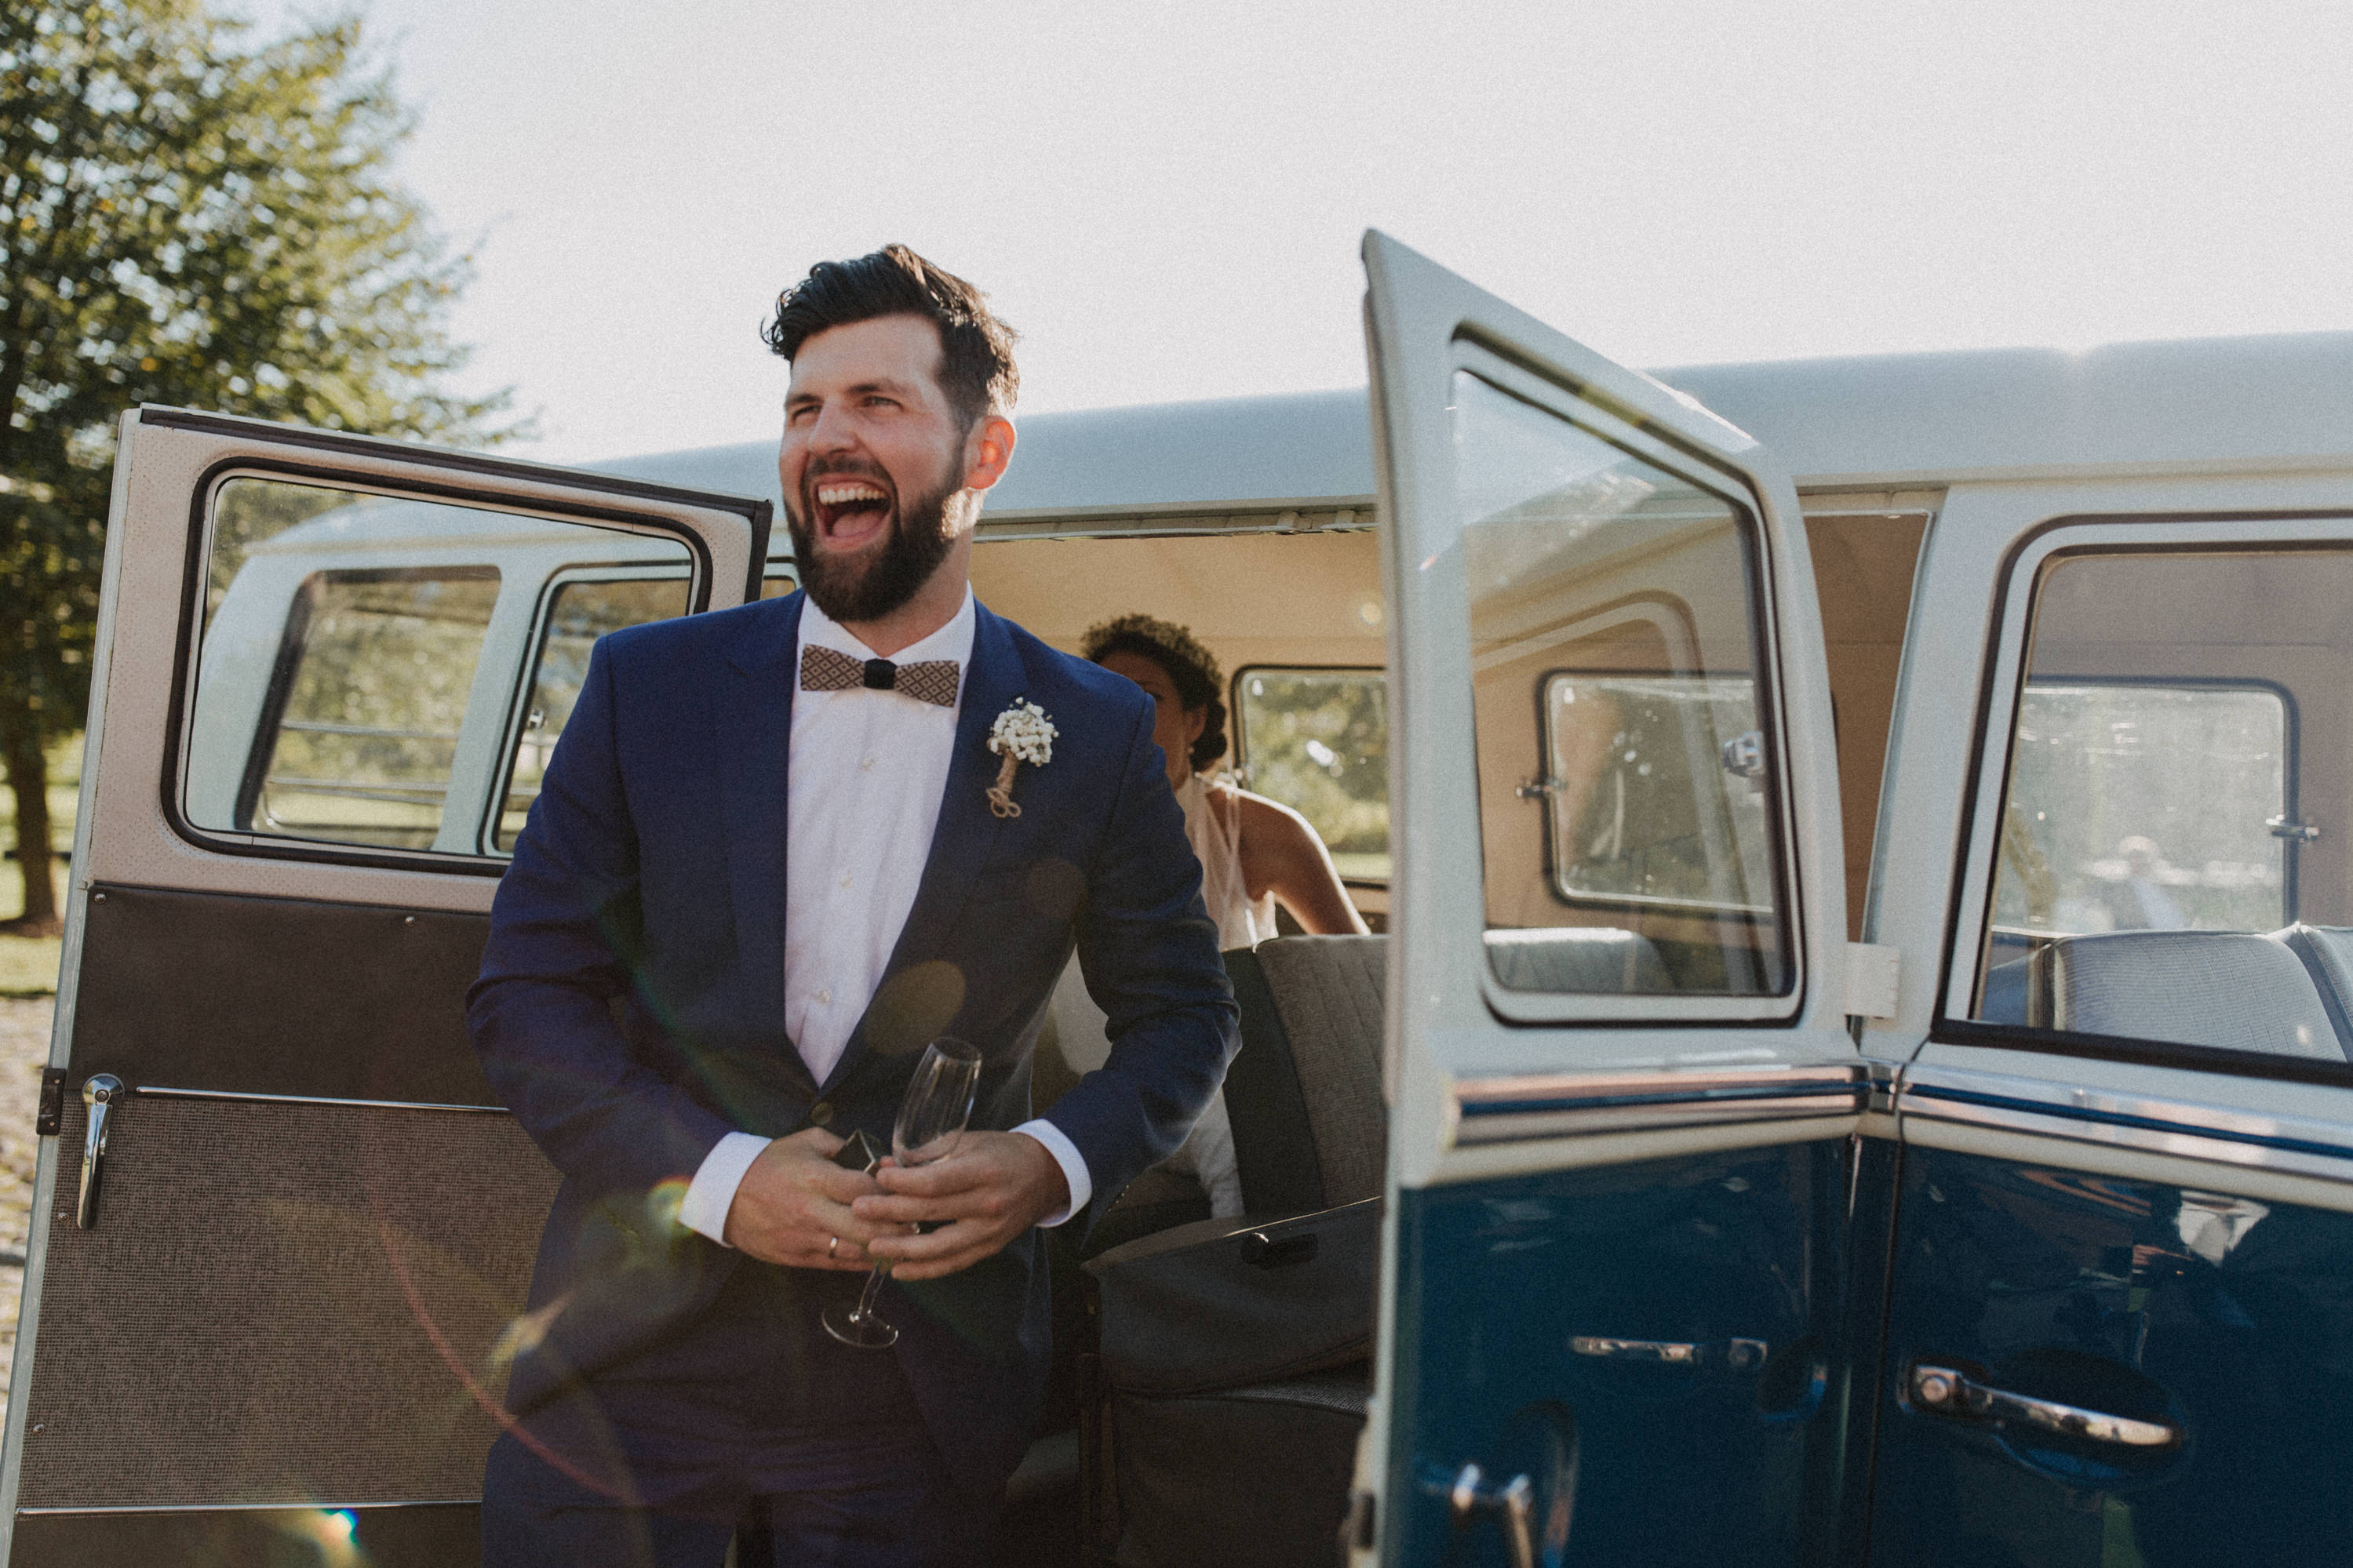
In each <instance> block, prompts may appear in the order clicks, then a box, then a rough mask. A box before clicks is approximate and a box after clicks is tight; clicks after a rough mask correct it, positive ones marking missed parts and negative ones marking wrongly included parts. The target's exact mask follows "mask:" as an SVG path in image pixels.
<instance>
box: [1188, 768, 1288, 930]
mask: <svg viewBox="0 0 2353 1568" xmlns="http://www.w3.org/2000/svg"><path fill="white" fill-rule="evenodd" d="M1239 796H1240V791H1238V790H1236V789H1234V788H1233V787H1231V786H1230V785H1226V786H1219V785H1215V784H1210V782H1209V781H1208V779H1207V778H1205V777H1203V776H1202V775H1201V774H1199V773H1194V774H1192V775H1190V776H1189V777H1187V779H1186V780H1185V782H1184V783H1183V784H1179V785H1177V786H1176V804H1177V805H1181V806H1183V807H1184V808H1185V837H1187V838H1189V839H1191V840H1192V843H1193V853H1194V854H1195V855H1197V856H1198V857H1199V858H1200V861H1201V901H1202V902H1203V903H1204V904H1207V905H1208V910H1209V918H1210V919H1211V920H1213V921H1217V922H1218V951H1219V952H1232V951H1233V950H1234V949H1235V948H1238V947H1256V946H1257V945H1258V944H1259V943H1260V942H1264V941H1265V940H1266V939H1267V938H1269V937H1271V936H1272V935H1273V934H1274V895H1273V894H1272V893H1267V894H1263V895H1261V897H1260V899H1259V900H1258V901H1257V902H1256V903H1252V902H1251V901H1250V883H1249V880H1248V879H1246V878H1244V877H1243V875H1242V812H1241V801H1240V798H1239Z"/></svg>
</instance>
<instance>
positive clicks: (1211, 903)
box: [1050, 773, 1274, 1219]
mask: <svg viewBox="0 0 2353 1568" xmlns="http://www.w3.org/2000/svg"><path fill="white" fill-rule="evenodd" d="M1212 795H1218V796H1220V797H1222V798H1221V799H1220V800H1219V803H1218V804H1217V805H1211V803H1210V797H1211V796H1212ZM1234 795H1235V792H1234V791H1233V790H1231V789H1230V788H1226V787H1220V786H1217V785H1213V784H1210V783H1209V781H1208V779H1206V778H1204V777H1203V776H1202V775H1200V774H1199V773H1195V774H1193V775H1191V776H1190V777H1188V778H1187V779H1186V781H1185V782H1184V783H1183V784H1179V785H1177V786H1176V804H1177V805H1181V806H1183V807H1184V808H1185V837H1187V839H1189V840H1190V841H1191V842H1192V845H1193V853H1194V854H1195V855H1196V856H1197V857H1198V858H1199V859H1200V862H1201V901H1202V903H1203V904H1204V905H1206V906H1207V907H1208V911H1209V918H1210V919H1211V920H1213V921H1216V922H1217V925H1218V951H1219V952H1230V951H1231V950H1232V949H1234V948H1238V947H1256V946H1257V945H1258V944H1259V943H1260V942H1264V941H1265V940H1266V939H1267V938H1269V937H1271V936H1272V935H1273V934H1274V895H1273V894H1272V893H1268V894H1266V895H1264V896H1263V897H1261V898H1260V899H1259V900H1257V901H1256V902H1254V903H1253V902H1252V901H1251V900H1250V885H1249V882H1248V880H1247V879H1245V878H1244V877H1243V875H1242V816H1241V810H1240V802H1239V801H1238V800H1236V799H1235V798H1234ZM1050 1006H1051V1008H1052V1010H1053V1016H1054V1032H1055V1035H1056V1037H1058V1038H1060V1041H1061V1043H1062V1059H1063V1060H1065V1061H1067V1062H1069V1063H1070V1064H1071V1071H1073V1072H1077V1073H1090V1072H1092V1071H1094V1069H1095V1068H1099V1067H1101V1066H1103V1061H1104V1058H1107V1057H1109V1056H1110V1055H1111V1040H1110V1037H1108V1036H1106V1035H1105V1034H1104V1033H1103V1025H1104V1019H1103V1009H1101V1008H1100V1007H1097V1006H1096V1005H1095V1004H1094V998H1093V997H1092V996H1089V995H1088V994H1087V988H1086V984H1085V983H1084V982H1083V981H1082V980H1081V979H1080V977H1079V965H1078V961H1077V960H1076V959H1072V960H1071V963H1070V964H1069V965H1068V966H1067V967H1066V968H1065V969H1064V970H1063V971H1062V977H1061V979H1060V981H1059V982H1057V983H1056V984H1055V986H1054V996H1053V1000H1052V1002H1051V1003H1050ZM1164 1163H1165V1164H1166V1166H1167V1167H1168V1168H1169V1169H1170V1170H1174V1171H1183V1172H1186V1173H1189V1174H1190V1175H1191V1176H1192V1177H1193V1179H1194V1180H1195V1181H1198V1183H1200V1184H1201V1190H1202V1191H1203V1192H1205V1193H1207V1194H1209V1213H1210V1215H1212V1216H1213V1217H1216V1218H1219V1219H1229V1218H1231V1217H1232V1216H1234V1215H1239V1214H1240V1213H1241V1212H1242V1184H1241V1176H1240V1173H1239V1172H1237V1170H1236V1169H1235V1165H1234V1129H1233V1123H1232V1122H1231V1121H1229V1120H1228V1119H1227V1116H1226V1097H1225V1094H1224V1093H1223V1091H1222V1090H1221V1091H1220V1092H1219V1093H1217V1094H1213V1095H1211V1096H1210V1097H1209V1103H1208V1108H1207V1109H1206V1110H1203V1111H1202V1112H1201V1119H1200V1120H1199V1121H1196V1122H1195V1123H1194V1124H1193V1131H1192V1132H1191V1133H1190V1134H1189V1135H1188V1136H1187V1138H1186V1140H1185V1142H1184V1144H1183V1146H1182V1147H1180V1148H1179V1149H1178V1150H1177V1151H1176V1152H1175V1153H1174V1154H1171V1155H1170V1156H1168V1158H1167V1160H1166V1161H1165V1162H1164Z"/></svg>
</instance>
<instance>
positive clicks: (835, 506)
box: [810, 478, 891, 550]
mask: <svg viewBox="0 0 2353 1568" xmlns="http://www.w3.org/2000/svg"><path fill="white" fill-rule="evenodd" d="M810 489H811V492H812V496H811V499H812V500H814V501H815V502H816V505H815V506H814V508H812V511H813V514H814V520H815V521H816V523H817V536H818V539H819V540H821V541H823V542H825V543H826V544H828V545H829V546H831V547H833V548H836V549H841V550H855V549H857V548H859V547H860V545H862V544H864V543H866V542H868V541H869V540H871V539H873V538H875V537H876V536H877V535H879V534H880V533H881V532H882V531H884V530H885V529H887V528H889V527H890V526H891V498H890V496H889V494H888V493H887V492H885V491H884V490H883V489H882V487H881V486H880V485H878V484H876V483H874V482H873V481H872V480H871V479H848V478H839V479H819V480H818V481H817V483H816V484H815V485H813V486H811V487H810Z"/></svg>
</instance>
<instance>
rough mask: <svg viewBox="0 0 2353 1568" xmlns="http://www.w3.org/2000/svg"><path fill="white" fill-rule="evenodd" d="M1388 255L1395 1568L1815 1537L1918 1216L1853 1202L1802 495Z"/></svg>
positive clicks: (1375, 1464)
mask: <svg viewBox="0 0 2353 1568" xmlns="http://www.w3.org/2000/svg"><path fill="white" fill-rule="evenodd" d="M1365 259H1366V272H1367V275H1368V279H1369V281H1370V290H1369V297H1368V300H1367V306H1366V321H1367V336H1368V340H1369V346H1370V356H1371V359H1372V362H1373V365H1374V377H1373V380H1374V388H1375V395H1374V404H1375V409H1376V416H1377V421H1376V431H1377V448H1378V450H1379V453H1380V471H1381V480H1382V487H1383V488H1382V503H1383V515H1384V517H1385V519H1386V520H1387V521H1388V525H1389V526H1388V529H1387V531H1385V534H1384V538H1383V548H1384V568H1385V572H1386V582H1387V597H1388V604H1389V605H1390V607H1391V611H1392V616H1393V620H1392V626H1393V631H1392V640H1391V647H1390V657H1389V660H1388V672H1389V681H1390V696H1389V706H1388V712H1389V723H1390V747H1389V758H1390V780H1391V783H1390V790H1389V798H1390V801H1391V803H1392V806H1393V809H1394V810H1395V811H1396V813H1397V815H1396V816H1393V818H1392V829H1391V848H1392V852H1393V854H1394V855H1395V857H1396V860H1397V880H1396V882H1395V884H1394V891H1395V903H1394V905H1393V913H1392V921H1391V925H1390V930H1391V932H1392V938H1391V940H1392V942H1394V943H1395V944H1396V951H1395V952H1393V954H1392V955H1391V963H1390V965H1389V970H1388V976H1389V1005H1388V1015H1387V1016H1388V1042H1387V1045H1388V1053H1389V1070H1388V1085H1389V1088H1390V1092H1391V1102H1392V1108H1393V1109H1392V1121H1391V1136H1390V1169H1389V1181H1390V1184H1391V1194H1390V1202H1389V1205H1388V1223H1389V1224H1390V1225H1391V1226H1393V1227H1394V1229H1393V1231H1392V1233H1391V1236H1390V1252H1389V1255H1388V1271H1387V1273H1386V1276H1385V1279H1384V1289H1385V1292H1386V1295H1385V1299H1384V1309H1383V1313H1384V1315H1383V1324H1382V1340H1381V1347H1380V1353H1379V1356H1378V1358H1377V1398H1376V1402H1375V1405H1374V1407H1373V1411H1372V1415H1371V1420H1370V1423H1369V1425H1368V1429H1367V1435H1366V1442H1365V1445H1364V1447H1363V1449H1362V1451H1361V1455H1360V1459H1359V1465H1358V1485H1359V1486H1360V1487H1362V1488H1365V1489H1367V1490H1369V1491H1374V1492H1376V1493H1377V1494H1378V1496H1379V1500H1380V1509H1379V1513H1378V1518H1377V1521H1373V1520H1371V1519H1369V1518H1367V1519H1366V1521H1365V1522H1366V1524H1375V1523H1377V1528H1372V1529H1366V1530H1363V1531H1360V1532H1359V1534H1358V1535H1357V1537H1356V1542H1357V1546H1358V1549H1359V1552H1360V1555H1359V1557H1358V1558H1357V1561H1358V1562H1359V1563H1370V1562H1372V1561H1376V1560H1377V1561H1378V1562H1381V1563H1399V1564H1401V1563H1430V1562H1444V1563H1461V1564H1472V1563H1476V1564H1489V1563H1504V1562H1507V1561H1514V1560H1515V1559H1514V1555H1513V1552H1514V1550H1515V1548H1514V1547H1513V1545H1512V1544H1511V1543H1510V1542H1508V1541H1507V1532H1509V1531H1519V1530H1522V1529H1525V1532H1526V1534H1525V1542H1524V1544H1525V1556H1524V1557H1520V1558H1518V1559H1516V1560H1520V1561H1541V1562H1545V1563H1661V1564H1666V1563H1688V1562H1694V1561H1718V1560H1730V1561H1737V1562H1742V1563H1757V1564H1759V1565H1767V1564H1770V1565H1775V1568H1778V1565H1782V1564H1794V1563H1799V1562H1802V1561H1807V1560H1809V1559H1810V1558H1813V1557H1818V1556H1819V1555H1820V1552H1822V1551H1823V1550H1826V1548H1827V1543H1828V1542H1830V1541H1831V1540H1832V1539H1833V1538H1834V1536H1835V1534H1836V1524H1837V1517H1838V1516H1837V1510H1838V1508H1839V1505H1840V1502H1841V1497H1842V1496H1843V1495H1844V1494H1845V1493H1846V1492H1847V1491H1848V1490H1850V1489H1852V1479H1853V1477H1854V1476H1855V1475H1856V1474H1857V1473H1858V1471H1857V1470H1856V1469H1854V1468H1850V1467H1849V1466H1848V1464H1847V1459H1846V1455H1847V1450H1846V1449H1845V1447H1843V1446H1842V1444H1841V1440H1840V1439H1841V1431H1842V1429H1843V1423H1844V1421H1845V1418H1846V1412H1847V1409H1848V1406H1849V1404H1850V1400H1851V1379H1850V1373H1851V1371H1852V1368H1853V1366H1854V1365H1855V1364H1857V1363H1858V1361H1860V1362H1861V1363H1862V1364H1864V1365H1871V1364H1875V1362H1876V1359H1877V1341H1876V1337H1875V1328H1876V1313H1875V1310H1874V1311H1873V1312H1871V1313H1869V1314H1863V1315H1859V1314H1858V1311H1857V1309H1856V1304H1855V1298H1854V1295H1853V1284H1852V1281H1853V1279H1855V1278H1856V1276H1857V1275H1858V1273H1859V1272H1862V1273H1868V1274H1869V1276H1870V1278H1872V1279H1875V1278H1876V1273H1875V1271H1871V1270H1864V1271H1858V1270H1856V1269H1854V1268H1852V1267H1851V1256H1850V1255H1851V1252H1852V1251H1853V1250H1855V1249H1856V1248H1857V1247H1860V1248H1862V1250H1865V1251H1877V1250H1880V1249H1882V1248H1883V1242H1881V1241H1880V1240H1878V1239H1877V1238H1875V1237H1873V1238H1866V1240H1865V1242H1861V1243H1856V1244H1855V1246H1854V1247H1851V1246H1850V1242H1849V1233H1848V1230H1847V1225H1846V1216H1847V1210H1848V1205H1849V1201H1850V1200H1849V1194H1850V1193H1851V1191H1852V1172H1853V1170H1854V1169H1855V1164H1856V1162H1857V1160H1858V1159H1859V1158H1860V1157H1861V1156H1862V1152H1863V1151H1864V1149H1865V1148H1866V1147H1875V1146H1876V1145H1875V1144H1873V1143H1872V1142H1871V1141H1869V1140H1863V1139H1858V1138H1857V1137H1856V1134H1857V1132H1858V1131H1859V1129H1860V1128H1861V1127H1862V1116H1861V1114H1860V1113H1861V1112H1862V1110H1863V1106H1864V1100H1865V1082H1864V1080H1865V1069H1864V1066H1863V1064H1862V1061H1861V1060H1860V1059H1859V1058H1858V1057H1857V1056H1856V1054H1855V1051H1854V1049H1853V1043H1852V1040H1851V1039H1850V1038H1849V1037H1848V1036H1847V1034H1846V1031H1845V1022H1846V1021H1845V1016H1844V984H1843V983H1844V962H1843V961H1844V956H1845V937H1846V931H1845V915H1844V909H1843V901H1844V900H1843V896H1842V895H1843V868H1842V855H1841V826H1840V820H1839V814H1838V804H1837V803H1838V791H1837V775H1836V767H1837V763H1836V753H1835V748H1834V746H1833V744H1832V742H1831V720H1830V701H1829V689H1828V682H1827V676H1826V667H1825V663H1824V660H1823V657H1822V649H1821V636H1820V606H1819V604H1818V601H1817V599H1816V597H1815V593H1814V587H1813V580H1812V577H1811V574H1810V571H1809V569H1808V563H1807V555H1806V547H1805V540H1804V533H1803V527H1802V523H1801V522H1800V521H1799V516H1798V510H1797V504H1796V497H1795V494H1794V492H1793V491H1791V490H1790V489H1789V488H1788V482H1787V480H1786V479H1780V478H1778V476H1776V475H1775V474H1774V473H1773V472H1772V470H1771V469H1770V468H1768V467H1765V466H1763V465H1761V464H1760V462H1759V460H1758V454H1757V451H1756V448H1755V446H1754V443H1752V442H1750V441H1748V440H1747V438H1746V437H1743V436H1742V435H1741V434H1740V433H1739V432H1737V431H1736V430H1733V429H1731V428H1730V427H1729V426H1725V425H1723V424H1721V423H1720V422H1718V421H1716V420H1715V419H1714V418H1713V417H1712V416H1709V415H1707V414H1706V413H1705V412H1704V410H1700V409H1698V408H1697V407H1696V406H1694V405H1690V404H1688V403H1687V402H1684V401H1681V400H1679V399H1677V398H1676V397H1675V396H1674V395H1672V394H1670V393H1668V392H1666V391H1665V390H1664V389H1663V388H1661V387H1658V386H1657V385H1655V384H1651V383H1649V382H1647V381H1644V380H1643V379H1642V378H1641V377H1638V376H1635V375H1632V374H1630V373H1628V372H1626V371H1623V370H1621V369H1620V368H1619V367H1617V366H1614V365H1611V364H1609V363H1608V362H1606V361H1603V360H1601V359H1599V357H1598V356H1596V355H1593V354H1592V353H1589V352H1588V351H1587V350H1585V349H1583V348H1581V347H1580V346H1578V345H1577V344H1576V343H1574V342H1569V341H1568V340H1567V339H1565V338H1562V337H1561V336H1559V335H1558V334H1557V333H1555V332H1553V331H1550V330H1549V329H1547V328H1546V327H1544V326H1543V325H1542V324H1541V323H1538V322H1535V321H1530V320H1529V319H1528V318H1526V317H1525V316H1524V315H1522V314H1520V313H1519V312H1517V311H1515V310H1512V309H1511V307H1509V306H1508V305H1506V304H1504V303H1503V302H1502V301H1500V300H1494V299H1493V298H1492V297H1491V296H1488V295H1485V294H1482V293H1481V292H1480V291H1479V290H1477V289H1474V288H1472V287H1471V286H1470V285H1469V284H1466V283H1464V282H1463V281H1462V280H1461V279H1458V278H1455V277H1453V276H1452V275H1451V274H1449V273H1447V272H1445V271H1444V270H1443V269H1442V268H1439V267H1437V266H1436V265H1435V264H1433V263H1431V262H1430V261H1428V260H1427V259H1425V258H1421V257H1419V256H1417V255H1415V254H1413V253H1412V252H1411V251H1409V250H1407V249H1406V248H1405V247H1402V246H1398V245H1397V244H1396V243H1395V242H1393V241H1390V240H1388V239H1387V238H1386V237H1383V236H1380V235H1377V234H1375V235H1369V236H1367V237H1366V245H1365ZM1874 1212H1878V1213H1883V1211H1874ZM1873 1306H1874V1308H1875V1301H1874V1303H1873ZM1857 1326H1861V1327H1862V1330H1863V1334H1862V1341H1861V1342H1855V1340H1854V1336H1853V1335H1852V1333H1851V1330H1852V1329H1854V1328H1855V1327H1857Z"/></svg>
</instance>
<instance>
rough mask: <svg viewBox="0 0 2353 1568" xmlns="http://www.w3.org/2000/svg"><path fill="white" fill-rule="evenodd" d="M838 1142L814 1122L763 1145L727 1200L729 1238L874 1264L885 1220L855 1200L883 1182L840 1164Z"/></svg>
mask: <svg viewBox="0 0 2353 1568" xmlns="http://www.w3.org/2000/svg"><path fill="white" fill-rule="evenodd" d="M1025 1142H1026V1140H1025ZM840 1147H841V1140H840V1139H839V1138H836V1137H835V1136H834V1135H833V1134H832V1133H830V1132H828V1131H825V1130H824V1129H823V1128H819V1127H808V1128H804V1129H802V1130H801V1131H798V1132H796V1133H794V1134H793V1135H792V1136H791V1137H789V1138H779V1139H777V1140H776V1142H773V1143H770V1144H769V1145H768V1146H767V1147H766V1148H765V1149H763V1150H761V1151H760V1157H759V1158H758V1159H756V1160H754V1161H753V1162H752V1168H751V1169H750V1170H748V1171H746V1172H744V1183H743V1185H741V1186H739V1187H737V1188H736V1189H735V1201H734V1202H733V1204H731V1205H728V1209H727V1245H728V1246H730V1247H738V1248H741V1249H742V1250H743V1251H744V1252H747V1253H749V1254H751V1255H752V1256H753V1257H754V1258H759V1259H760V1260H761V1261H763V1262H765V1263H786V1264H790V1265H791V1266H792V1267H794V1268H839V1269H862V1268H872V1267H873V1264H874V1259H873V1258H869V1257H868V1256H867V1255H866V1244H867V1243H868V1242H870V1241H871V1240H873V1239H874V1237H875V1236H876V1234H877V1233H878V1232H879V1231H880V1230H881V1229H882V1228H883V1227H882V1226H880V1225H878V1224H876V1223H875V1222H874V1221H871V1220H865V1219H860V1218H859V1217H858V1215H856V1213H855V1212H853V1211H852V1209H851V1208H850V1205H851V1204H852V1203H854V1202H856V1201H857V1200H859V1199H860V1198H868V1197H871V1195H872V1194H878V1193H880V1192H881V1190H882V1189H881V1187H879V1186H877V1185H876V1184H875V1182H874V1178H873V1177H871V1176H870V1175H867V1174H866V1173H863V1172H861V1171H846V1170H844V1169H842V1168H841V1167H840V1166H839V1165H837V1164H835V1163H833V1156H834V1152H835V1151H837V1150H839V1148H840ZM1048 1158H1049V1159H1050V1158H1051V1156H1048ZM835 1237H840V1238H841V1239H840V1242H839V1245H833V1241H834V1238H835Z"/></svg>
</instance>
